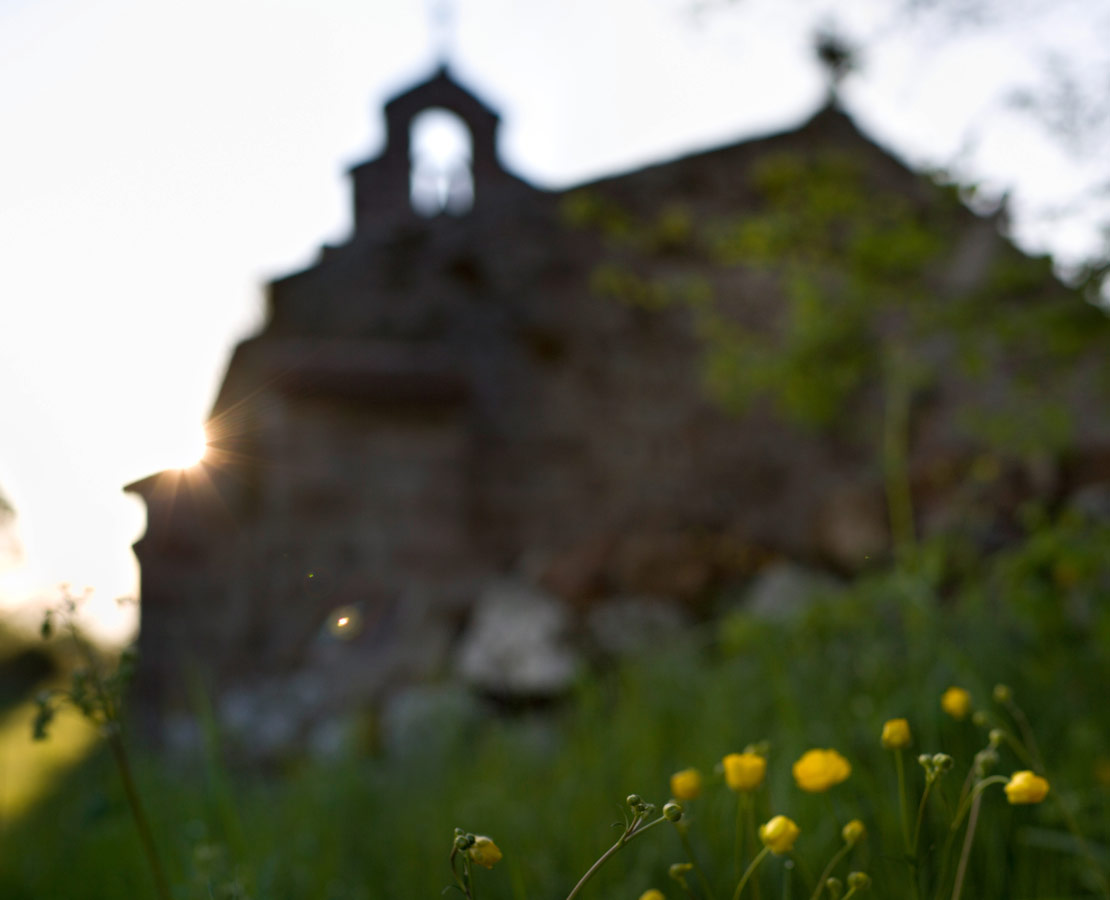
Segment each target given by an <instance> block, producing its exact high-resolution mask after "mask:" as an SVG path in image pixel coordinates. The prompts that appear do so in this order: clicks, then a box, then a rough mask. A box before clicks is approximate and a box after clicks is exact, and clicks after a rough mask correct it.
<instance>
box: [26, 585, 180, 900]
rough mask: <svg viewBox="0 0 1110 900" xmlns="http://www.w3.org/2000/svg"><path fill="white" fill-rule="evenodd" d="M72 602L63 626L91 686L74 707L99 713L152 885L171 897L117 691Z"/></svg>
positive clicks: (90, 714) (88, 714) (167, 899)
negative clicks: (79, 624)
mask: <svg viewBox="0 0 1110 900" xmlns="http://www.w3.org/2000/svg"><path fill="white" fill-rule="evenodd" d="M73 609H74V607H73V603H72V601H70V602H69V603H67V604H66V606H64V607H63V610H64V612H63V615H64V616H65V627H66V630H67V631H68V632H69V637H70V639H71V640H72V641H73V644H74V646H75V647H76V648H77V652H78V653H79V654H80V655H81V658H82V659H83V660H84V663H85V665H86V666H87V667H88V678H89V682H90V684H91V685H92V689H93V695H94V696H93V701H94V702H93V703H92V704H88V703H78V707H79V708H80V709H81V711H82V712H83V713H84V714H85V716H86V717H87V718H89V719H91V720H93V721H96V719H97V716H96V713H97V712H99V713H100V718H101V719H102V720H103V721H102V722H101V730H102V732H103V734H104V735H105V738H106V739H107V741H108V747H109V749H110V750H111V753H112V760H113V761H114V762H115V764H116V771H117V772H118V773H119V777H120V781H121V782H122V783H123V792H124V795H125V796H126V798H127V805H128V808H129V809H130V811H131V819H132V821H134V823H135V830H136V831H138V832H139V841H140V843H141V844H142V847H143V855H144V856H145V857H146V861H147V864H148V865H149V866H150V871H151V874H152V876H153V877H154V889H155V891H156V893H157V895H158V898H159V900H171V894H170V887H169V881H168V880H167V878H166V872H165V869H163V868H162V859H161V857H160V856H159V854H158V846H157V844H156V843H155V841H154V831H153V829H152V828H151V827H150V820H149V819H147V816H146V811H145V810H144V808H143V804H142V800H141V799H140V796H139V790H138V787H137V786H136V784H135V778H134V775H133V774H132V768H131V761H130V759H129V757H128V754H127V747H126V745H125V744H124V741H123V726H122V710H121V709H120V705H119V697H118V696H117V691H113V690H109V688H108V686H107V685H106V684H105V683H104V679H103V678H102V677H101V674H100V662H99V660H98V659H97V657H96V654H95V653H94V652H93V649H92V647H91V646H90V645H89V643H88V641H86V640H85V639H84V638H83V637H82V636H81V635H80V633H79V632H78V631H77V626H76V625H75V624H74V622H73V618H72V613H73ZM48 631H49V625H48V624H47V625H46V626H44V633H47V632H48ZM74 702H77V701H76V700H74Z"/></svg>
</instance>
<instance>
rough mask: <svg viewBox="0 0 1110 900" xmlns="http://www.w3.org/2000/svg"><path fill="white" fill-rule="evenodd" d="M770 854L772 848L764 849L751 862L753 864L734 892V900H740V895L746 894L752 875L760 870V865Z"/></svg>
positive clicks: (746, 870) (745, 871) (745, 872)
mask: <svg viewBox="0 0 1110 900" xmlns="http://www.w3.org/2000/svg"><path fill="white" fill-rule="evenodd" d="M770 852H771V848H770V847H764V848H763V849H762V850H760V851H759V853H758V854H756V857H755V859H753V860H752V861H751V863H750V864H749V865H748V868H747V869H745V870H744V874H743V875H742V876H741V877H740V881H739V883H738V884H737V885H736V890H735V891H733V894H732V900H740V895H741V894H742V893H743V892H744V885H746V884H747V883H748V880H749V879H750V878H751V877H752V873H753V872H754V871H755V870H756V869H757V868H759V864H760V863H761V862H763V860H764V858H765V857H766V856H767V854H768V853H770Z"/></svg>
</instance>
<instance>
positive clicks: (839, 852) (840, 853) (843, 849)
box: [809, 844, 855, 900]
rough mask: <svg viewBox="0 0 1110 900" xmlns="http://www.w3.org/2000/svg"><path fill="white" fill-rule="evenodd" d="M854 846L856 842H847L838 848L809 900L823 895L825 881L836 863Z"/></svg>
mask: <svg viewBox="0 0 1110 900" xmlns="http://www.w3.org/2000/svg"><path fill="white" fill-rule="evenodd" d="M854 846H855V845H854V844H845V845H844V846H843V847H841V848H840V849H839V850H837V851H836V853H834V854H833V858H832V859H830V860H829V864H828V865H827V866H825V869H824V871H823V872H822V873H821V877H820V878H818V879H817V888H816V889H815V890H814V891H813V894H812V895H811V896H810V898H809V900H819V898H820V896H821V891H823V890H824V889H825V881H826V880H827V879H828V877H829V876H830V875H832V872H833V869H835V868H836V864H837V863H838V862H840V861H841V860H842V859H844V857H845V856H846V855H847V853H848V851H849V850H851V849H852V847H854ZM849 893H850V892H849Z"/></svg>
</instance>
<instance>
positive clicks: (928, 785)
mask: <svg viewBox="0 0 1110 900" xmlns="http://www.w3.org/2000/svg"><path fill="white" fill-rule="evenodd" d="M934 781H935V779H932V778H929V779H926V781H925V790H924V791H922V793H921V802H920V803H918V804H917V821H916V822H914V826H913V837H912V838H911V840H910V856H912V857H913V858H914V859H917V845H918V843H919V842H920V840H921V823H922V822H923V821H924V819H925V804H926V803H927V802H928V800H929V792H930V791H931V790H932V789H933V782H934Z"/></svg>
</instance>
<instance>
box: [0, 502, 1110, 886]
mask: <svg viewBox="0 0 1110 900" xmlns="http://www.w3.org/2000/svg"><path fill="white" fill-rule="evenodd" d="M996 682H1005V683H1006V684H1008V685H1010V686H1011V687H1012V689H1013V691H1014V696H1015V698H1016V699H1017V700H1018V701H1019V702H1020V704H1021V706H1022V708H1023V709H1024V710H1025V711H1026V713H1027V714H1028V716H1029V718H1030V720H1031V723H1032V727H1033V729H1034V731H1035V732H1036V735H1037V740H1038V742H1039V744H1040V751H1041V753H1042V755H1043V757H1044V759H1045V762H1046V767H1047V772H1046V774H1047V776H1048V778H1049V780H1050V782H1051V784H1052V793H1051V795H1050V800H1051V802H1048V801H1046V802H1045V803H1043V804H1040V805H1038V806H1031V807H1011V806H1009V805H1008V804H1007V803H1006V800H1005V798H1004V797H1003V795H1002V792H1001V790H1000V789H998V788H994V789H992V790H990V791H988V792H986V793H985V794H984V797H983V802H982V810H981V813H980V824H979V827H978V830H977V832H976V834H975V841H974V846H973V852H972V853H971V854H970V857H969V865H968V871H967V881H966V886H965V888H964V891H963V897H964V898H971V897H976V898H1013V900H1024V898H1029V900H1033V898H1038V900H1047V898H1064V897H1088V896H1099V893H1098V886H1097V884H1096V882H1095V880H1094V878H1093V876H1092V875H1091V871H1092V868H1091V866H1090V865H1089V862H1088V860H1087V859H1086V857H1085V855H1084V848H1083V847H1082V846H1081V845H1080V843H1079V842H1077V840H1076V838H1075V837H1074V835H1073V834H1072V832H1071V830H1070V826H1069V820H1074V821H1075V822H1077V823H1079V825H1080V827H1081V829H1082V832H1083V833H1084V834H1085V836H1086V841H1087V844H1088V848H1089V852H1090V854H1091V855H1093V856H1094V857H1095V860H1096V862H1097V863H1098V864H1100V865H1101V866H1102V868H1103V871H1106V870H1107V869H1108V868H1110V850H1108V848H1110V817H1108V816H1107V815H1106V809H1107V807H1108V801H1110V784H1108V783H1107V777H1106V771H1107V768H1108V759H1110V749H1108V748H1110V716H1107V714H1106V713H1105V712H1104V711H1103V710H1104V708H1105V701H1104V693H1105V686H1106V685H1107V684H1110V540H1108V532H1107V529H1106V528H1105V527H1095V526H1091V525H1089V524H1083V523H1079V522H1076V521H1073V520H1064V521H1061V522H1057V523H1042V524H1040V525H1039V526H1038V528H1036V529H1034V530H1033V531H1031V533H1030V536H1029V539H1028V540H1026V541H1025V542H1024V543H1023V544H1021V546H1019V547H1015V548H1013V549H1012V550H1009V551H1006V552H1005V553H1002V554H998V555H995V556H993V557H990V558H986V559H984V558H979V557H976V556H974V555H970V554H967V553H964V552H962V551H960V549H959V548H954V547H952V546H946V547H931V548H926V550H924V551H923V552H922V553H921V554H920V555H919V556H918V557H916V558H915V559H914V560H912V561H911V562H910V563H908V564H907V565H904V566H901V567H895V568H890V569H883V570H877V571H875V572H872V573H870V574H869V575H867V576H865V577H862V578H860V579H859V580H857V581H856V582H855V583H853V584H852V585H851V586H850V587H849V588H848V589H846V590H845V591H843V592H842V593H840V594H839V595H838V596H836V597H831V598H828V599H827V600H825V601H822V602H817V603H815V604H814V605H813V607H812V608H811V609H810V611H809V613H808V614H806V615H805V616H803V617H801V618H799V619H798V620H795V621H792V622H786V623H773V622H766V621H758V620H753V619H751V618H749V617H746V616H744V615H742V614H732V615H726V616H724V617H723V618H721V619H719V620H717V621H716V622H714V623H713V624H711V625H706V626H704V627H702V628H700V629H697V630H694V631H692V632H691V633H689V634H687V635H684V636H681V637H676V638H675V639H674V640H673V641H671V642H670V643H669V644H668V645H667V646H662V647H657V648H653V649H652V650H651V651H650V652H648V653H646V654H644V655H642V656H640V657H637V658H634V659H630V660H628V661H627V662H626V663H624V664H623V665H622V666H620V667H618V668H616V669H612V670H610V671H607V672H603V673H593V674H589V675H584V676H583V678H582V680H581V681H580V683H579V684H578V685H577V686H576V689H575V691H574V694H573V696H572V697H571V698H569V699H568V701H567V703H566V704H565V705H564V706H563V707H562V708H560V709H559V710H556V711H553V712H552V711H548V712H545V713H542V714H538V713H533V714H522V715H517V716H515V717H511V718H505V717H499V716H497V715H494V714H493V713H492V712H488V711H487V712H486V713H484V714H482V715H478V716H474V715H469V716H466V715H460V716H457V717H449V716H445V717H444V719H443V720H442V721H440V722H438V723H437V727H436V733H435V734H436V740H435V741H429V742H425V743H424V744H422V745H420V746H417V747H414V748H412V750H411V752H409V753H408V754H407V755H406V756H405V758H398V757H390V756H388V755H384V754H382V753H381V752H378V751H375V750H374V748H372V747H367V748H365V749H364V750H363V751H362V752H360V753H354V754H352V755H350V756H349V757H347V758H344V759H342V760H338V761H331V762H328V763H326V764H322V763H313V762H311V761H307V760H305V761H300V762H298V763H295V764H290V765H289V766H288V768H287V769H286V770H285V771H283V772H281V773H276V774H275V773H272V772H271V773H268V774H265V775H264V774H261V773H254V772H250V771H238V770H235V771H228V770H227V769H226V768H224V767H223V766H222V765H220V763H219V761H218V759H217V758H215V757H212V758H209V759H208V760H207V761H204V760H200V761H196V763H195V764H192V765H181V764H173V765H167V764H166V763H164V762H160V761H159V760H157V759H155V758H150V757H143V758H140V760H139V764H138V765H137V766H136V780H137V782H138V785H139V788H140V791H141V793H142V795H143V797H144V800H145V801H146V805H147V807H148V810H149V812H150V813H151V818H152V821H153V828H154V832H155V837H156V839H157V841H158V843H159V846H160V847H161V848H162V851H163V855H164V857H165V858H166V860H167V867H168V869H169V873H168V874H169V877H170V881H171V883H172V884H173V885H174V897H175V900H186V898H193V897H198V898H212V897H221V896H222V897H235V896H240V897H243V896H251V897H257V898H267V900H269V898H273V900H284V898H289V900H293V898H296V900H312V898H319V900H340V898H346V900H356V898H378V897H437V896H440V894H441V892H442V890H443V889H444V888H445V887H446V886H447V885H448V884H449V883H450V881H451V874H450V870H449V868H448V865H447V856H448V852H449V850H450V847H451V841H452V835H453V833H454V828H455V827H456V826H461V827H462V828H464V829H466V830H468V831H473V832H477V833H480V834H488V835H491V836H493V837H494V838H495V840H496V841H497V843H498V845H499V846H500V848H501V849H502V851H503V852H504V859H503V861H502V862H500V863H499V864H498V865H497V867H496V868H495V869H494V870H493V871H492V872H485V871H484V870H482V871H479V872H478V873H477V876H476V881H477V885H478V890H479V892H480V893H481V895H482V900H509V898H513V900H522V898H560V897H565V896H566V895H567V893H568V892H569V891H570V889H571V888H572V887H573V885H574V884H575V882H576V881H577V879H578V878H579V876H580V875H581V874H582V873H583V872H584V871H586V869H587V868H588V867H589V866H590V865H591V864H592V863H593V862H594V860H596V859H597V857H598V856H599V855H600V854H601V853H602V852H603V851H604V850H605V849H606V848H607V847H609V846H610V845H611V844H612V843H613V841H614V840H615V839H616V837H617V834H618V833H619V831H618V829H615V828H613V827H611V825H612V823H616V822H621V821H622V817H623V816H624V814H625V812H626V811H627V807H625V805H624V797H625V796H626V795H627V794H629V793H632V792H635V793H638V794H640V795H642V796H643V797H644V799H645V800H649V801H653V802H655V803H657V804H659V805H660V806H661V805H662V804H663V802H665V801H666V800H667V799H668V796H669V793H668V792H669V787H668V778H669V776H670V774H671V773H672V772H675V771H677V770H679V769H683V768H686V767H688V766H695V767H697V768H699V769H700V770H701V771H702V772H703V773H704V774H705V776H706V783H707V786H706V789H705V790H704V792H703V794H702V795H701V796H700V797H698V798H697V799H696V800H694V801H692V802H691V803H690V804H689V805H688V808H687V812H688V814H689V816H690V820H691V831H690V839H691V843H692V847H693V850H694V853H695V854H696V856H697V857H698V858H699V861H701V862H703V864H704V865H705V868H706V869H707V870H709V875H710V880H711V881H713V883H714V884H715V886H717V893H718V896H719V897H720V896H726V897H727V896H728V894H727V891H728V890H729V889H731V886H732V885H733V884H734V883H735V882H734V880H733V879H734V873H733V870H732V869H733V862H732V848H733V846H734V838H735V831H734V822H735V817H736V797H735V795H734V794H733V793H732V792H731V791H729V790H728V789H727V788H726V787H725V786H724V785H723V784H721V783H720V778H719V776H717V777H714V776H713V775H712V773H713V771H714V768H715V766H716V764H717V763H718V762H719V761H720V759H721V757H722V756H724V754H726V753H729V752H734V751H739V750H741V749H743V748H744V747H745V746H746V745H748V744H750V743H752V742H755V741H760V740H767V741H769V743H770V748H769V756H768V760H769V767H768V774H767V780H766V784H765V786H764V787H763V788H761V789H760V792H759V793H757V795H756V805H757V810H758V814H759V821H766V820H767V818H769V817H770V816H771V815H772V814H775V813H785V814H787V815H789V816H790V817H791V818H793V819H794V820H795V821H797V822H798V824H799V825H800V826H801V829H802V835H801V837H800V838H799V840H798V843H797V847H796V849H795V854H794V856H793V859H794V861H795V862H796V865H797V870H796V871H797V872H798V873H806V872H809V873H810V875H811V876H812V874H814V873H816V872H820V871H821V869H822V868H823V867H824V865H825V863H826V861H827V860H828V858H829V856H830V855H831V852H832V851H833V850H835V849H836V847H837V846H838V841H839V837H838V830H839V826H840V825H841V824H843V822H845V821H847V820H848V819H850V818H859V819H861V820H862V821H863V822H864V823H865V824H866V826H867V829H868V835H869V836H868V838H867V839H866V841H865V842H864V845H863V846H861V847H860V848H859V849H857V850H853V855H852V859H851V862H852V866H853V867H856V868H865V869H866V871H867V872H868V873H869V874H870V876H871V877H872V879H873V887H872V893H873V894H874V896H876V897H884V898H885V897H899V898H901V897H905V896H908V894H907V874H906V872H907V867H906V864H905V862H904V849H903V846H902V840H903V838H902V824H901V821H900V814H899V810H898V801H897V794H898V788H897V775H896V771H895V767H894V764H893V760H892V757H891V752H890V751H888V750H884V749H883V748H882V747H881V746H880V743H879V734H880V731H881V729H882V724H883V722H884V721H885V720H887V719H890V718H895V717H905V718H906V719H908V720H909V723H910V726H911V728H912V731H913V735H914V745H913V748H912V752H911V754H910V755H909V756H908V757H907V763H908V764H907V769H906V772H907V780H908V781H909V783H910V785H911V788H910V790H911V793H915V792H919V791H920V788H921V769H920V768H918V767H917V765H916V763H915V762H913V760H914V758H915V757H916V754H917V753H918V752H922V751H924V752H929V753H932V752H935V751H942V750H943V751H944V752H947V753H949V754H951V755H952V756H953V757H954V758H955V760H956V767H955V769H954V774H953V775H951V776H948V777H947V778H946V779H945V780H944V781H943V782H942V783H941V784H940V785H939V787H938V788H937V789H936V792H937V797H938V799H937V801H936V802H935V803H931V804H930V806H929V809H928V812H927V814H926V817H925V826H924V829H923V830H924V834H925V839H924V840H923V847H924V856H925V857H926V860H935V858H936V857H938V856H939V855H940V852H941V850H942V849H943V842H944V838H945V834H946V832H945V829H946V820H945V815H944V812H943V810H944V803H945V802H947V804H949V805H950V806H955V804H956V802H957V800H958V796H957V795H958V793H959V788H960V784H961V782H962V778H963V773H964V772H965V771H966V770H967V767H968V766H969V765H970V763H971V761H972V758H973V757H974V754H975V753H976V751H978V750H979V749H981V748H982V747H983V746H984V744H985V743H986V731H985V729H984V728H980V727H977V726H976V725H974V724H972V722H971V721H970V720H965V721H962V722H958V721H955V720H953V719H951V718H950V717H948V716H946V715H945V714H943V713H942V712H941V711H940V708H939V700H940V696H941V694H942V693H943V691H944V690H945V689H946V688H947V687H949V686H950V685H953V684H958V685H961V686H963V687H966V688H967V689H968V690H969V691H970V692H971V694H972V696H973V698H974V700H975V703H976V706H977V707H978V708H982V709H990V710H992V714H993V715H997V716H999V717H1000V718H999V721H1000V722H1005V721H1008V719H1007V718H1006V716H1007V714H1006V712H1005V710H1003V709H1001V708H999V707H998V706H997V705H992V704H991V701H990V697H991V689H992V687H993V685H994V684H995V683H996ZM47 747H49V744H48V745H47ZM811 747H835V748H837V749H838V750H839V751H840V752H841V753H843V754H844V755H845V756H846V757H847V758H848V759H849V760H850V761H851V763H852V768H853V771H852V775H851V777H850V778H849V780H848V781H847V782H845V783H844V784H843V785H840V786H838V787H836V788H833V789H832V790H831V791H829V792H828V793H826V794H812V795H811V794H804V793H802V792H800V791H799V790H798V789H797V787H796V786H795V785H794V783H793V778H792V776H791V771H790V768H791V763H792V762H793V761H794V760H796V759H797V758H798V757H799V756H800V755H801V754H802V753H803V752H804V751H805V750H806V749H808V748H811ZM36 749H39V750H42V749H44V748H36ZM999 753H1000V756H1001V759H1000V762H999V765H998V766H997V768H996V769H995V771H996V772H999V773H1001V774H1004V775H1009V773H1010V772H1012V771H1014V770H1016V769H1022V768H1027V766H1026V765H1025V764H1024V763H1022V762H1021V760H1020V759H1019V758H1018V757H1017V756H1016V755H1015V754H1014V753H1013V751H1012V750H1010V749H1009V748H1008V747H1006V746H1003V747H1001V748H1000V749H999ZM1100 779H1101V780H1100ZM941 798H944V799H943V800H942V799H941ZM911 806H912V807H913V808H914V809H916V805H915V803H911ZM961 841H962V834H961ZM958 850H959V843H957V846H956V851H958ZM684 859H685V853H684V851H683V848H682V846H681V844H680V842H679V840H678V838H677V835H676V834H675V833H674V831H673V829H672V828H670V827H669V826H668V827H666V828H664V827H660V828H657V829H655V831H654V832H653V833H652V834H651V835H644V836H643V838H641V839H639V840H637V841H635V842H634V843H633V844H631V845H630V846H629V847H628V848H627V849H625V850H622V851H621V852H620V853H619V854H617V855H616V856H615V857H614V858H613V860H611V861H610V862H609V863H608V864H607V865H606V866H605V867H604V868H603V869H602V870H601V871H600V872H599V874H598V875H597V877H596V878H595V879H594V880H593V881H591V882H590V884H589V885H587V886H586V887H585V888H584V889H583V891H582V893H581V895H580V896H581V897H583V898H589V897H598V898H601V897H631V898H636V897H639V896H640V894H641V893H642V892H643V891H644V890H646V889H648V888H650V887H656V888H659V889H661V890H663V891H664V892H669V893H668V896H674V897H678V896H680V892H678V889H677V887H676V886H675V884H674V882H671V881H669V880H668V878H667V868H668V866H669V865H670V864H671V863H674V862H681V861H683V860H684ZM60 861H63V864H59V862H60ZM785 871H786V870H785V869H784V859H780V858H778V857H769V858H768V860H767V861H765V862H764V864H763V865H762V866H761V868H760V870H759V872H758V873H757V877H756V879H755V881H756V882H757V883H759V885H760V888H761V890H762V896H763V897H764V898H767V897H769V896H778V895H779V894H781V891H782V878H783V875H784V872H785ZM841 874H842V875H843V873H841ZM924 886H925V888H926V895H927V898H928V900H931V897H932V895H933V892H932V891H931V890H930V888H931V887H932V885H931V884H930V882H929V881H928V879H926V880H925V884H924ZM695 890H696V885H695ZM772 891H774V892H775V893H774V894H772V893H771V892H772ZM808 893H809V891H808V890H805V891H803V890H802V888H801V886H800V885H799V886H797V887H796V888H795V891H794V896H799V895H802V896H803V897H804V896H808ZM152 895H153V885H152V882H151V879H150V876H149V874H148V872H147V871H146V869H145V863H144V861H143V858H142V855H141V848H140V845H139V841H138V839H137V837H136V834H135V831H134V828H133V826H132V824H131V823H130V821H129V819H128V813H127V807H126V803H125V800H124V797H123V794H122V792H121V790H120V788H119V785H118V782H117V780H116V779H115V777H114V773H113V771H112V769H111V760H110V759H109V758H108V757H107V755H106V754H105V753H104V752H103V750H100V751H98V752H96V753H94V754H93V755H92V756H91V757H90V758H88V759H87V760H86V761H85V762H84V763H82V764H81V765H80V766H79V767H78V768H76V769H74V770H72V771H71V772H70V774H69V775H68V776H67V777H65V778H63V779H61V780H59V781H58V782H57V783H56V784H55V789H54V792H53V794H52V795H51V796H49V797H48V798H46V799H44V800H42V801H41V802H40V803H39V804H37V805H36V806H35V808H33V809H31V810H30V811H28V812H27V813H26V814H25V815H23V816H22V817H21V818H20V819H19V820H18V821H17V822H15V823H12V824H10V825H9V827H8V829H7V831H6V833H5V835H4V839H3V843H2V845H0V897H4V898H5V900H9V898H10V900H19V898H36V900H37V898H43V897H65V898H67V900H83V898H90V900H91V898H110V897H116V896H119V897H136V896H152ZM745 896H748V895H747V894H746V895H745Z"/></svg>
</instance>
